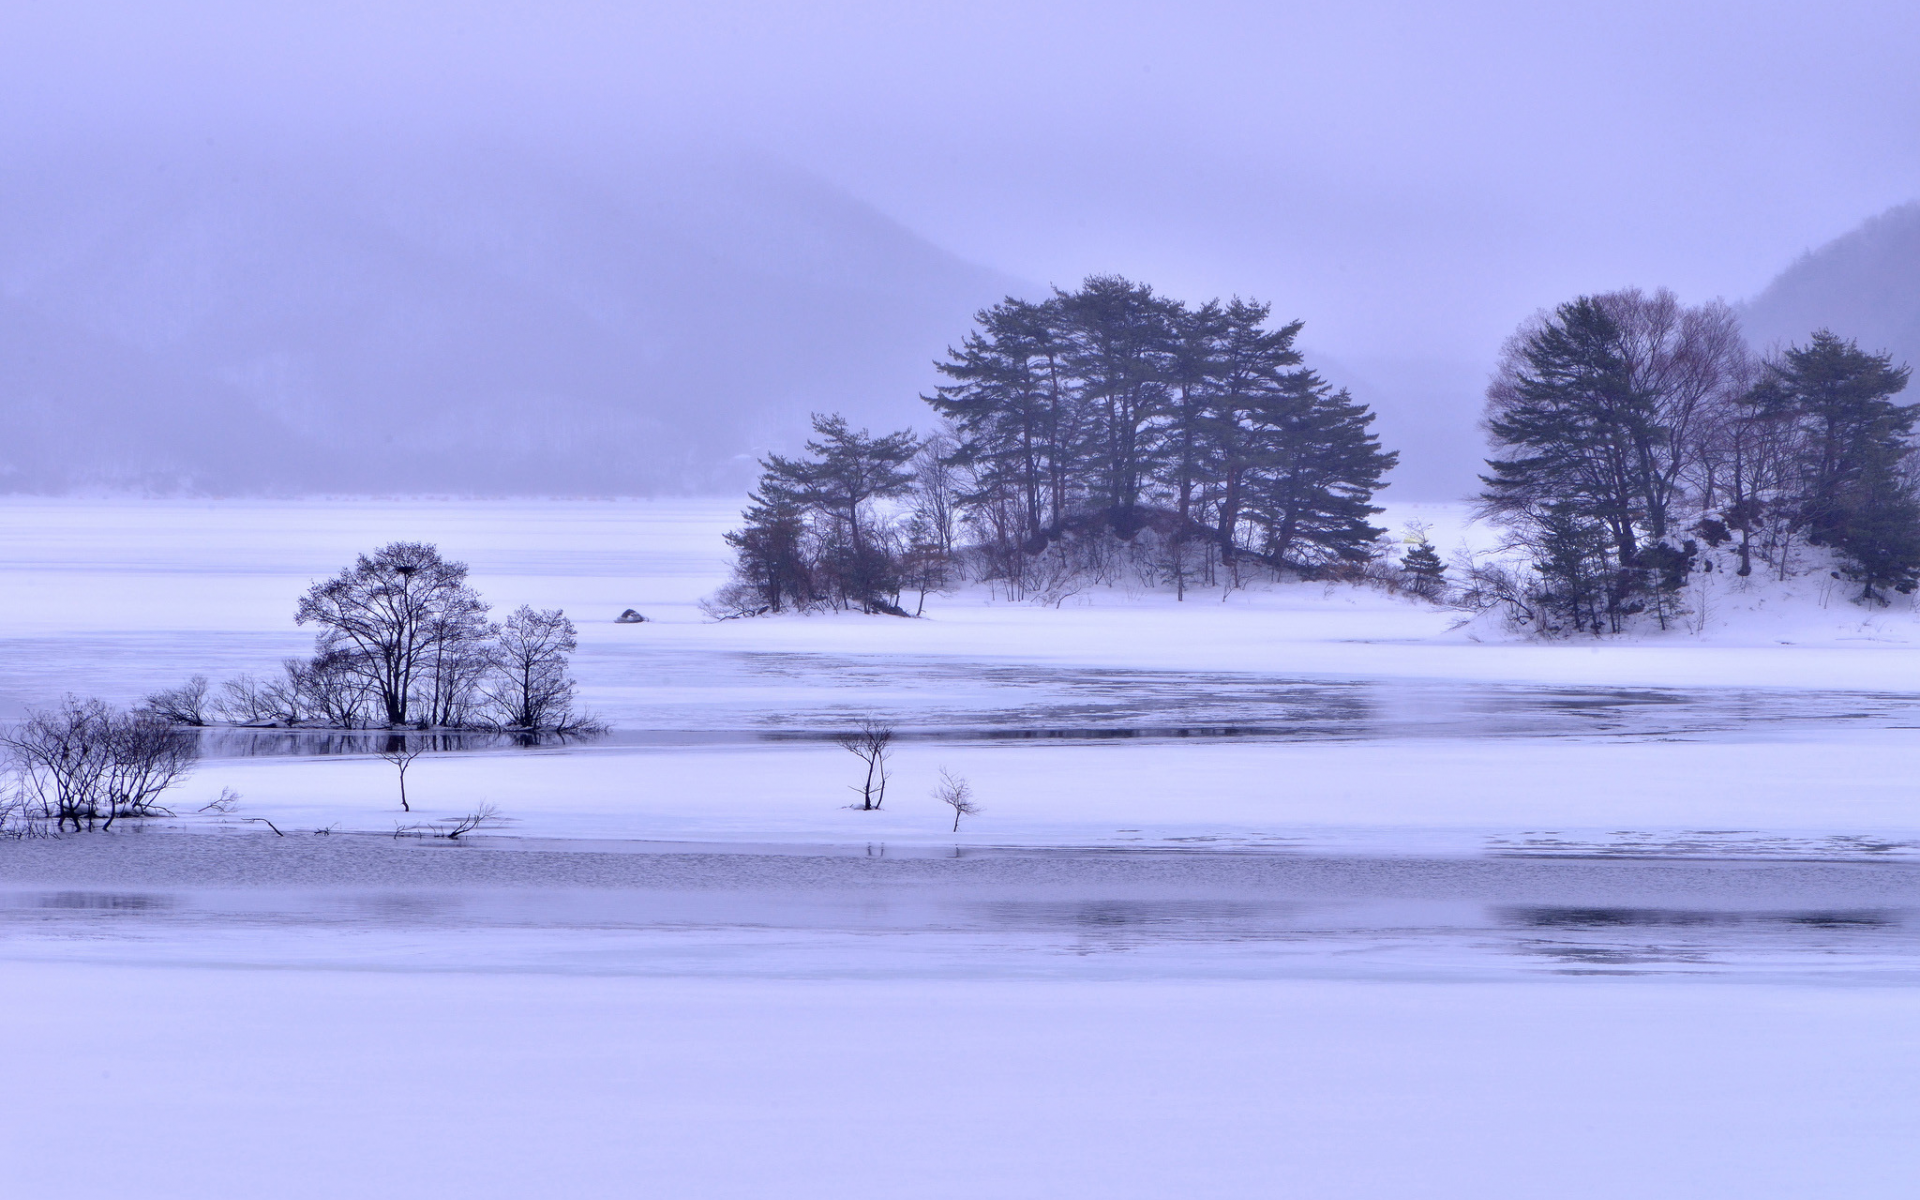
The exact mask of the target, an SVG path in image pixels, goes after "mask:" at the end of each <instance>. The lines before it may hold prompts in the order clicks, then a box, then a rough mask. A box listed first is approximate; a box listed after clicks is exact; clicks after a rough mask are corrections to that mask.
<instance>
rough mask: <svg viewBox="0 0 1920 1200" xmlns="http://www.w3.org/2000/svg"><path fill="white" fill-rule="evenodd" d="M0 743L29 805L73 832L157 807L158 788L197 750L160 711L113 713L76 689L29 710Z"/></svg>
mask: <svg viewBox="0 0 1920 1200" xmlns="http://www.w3.org/2000/svg"><path fill="white" fill-rule="evenodd" d="M0 745H3V746H4V747H5V748H6V750H7V755H8V758H9V759H10V760H11V765H12V767H13V770H14V773H15V777H16V778H17V780H18V783H19V792H20V794H21V795H22V796H23V797H24V798H25V799H26V800H27V802H28V806H29V807H30V808H32V809H33V810H35V812H36V814H37V815H38V816H40V817H42V818H50V819H52V820H53V821H55V822H56V825H57V827H59V828H62V829H65V828H68V827H71V828H73V829H74V830H76V831H78V830H81V829H92V828H94V826H95V825H96V824H97V823H99V822H102V821H104V822H105V827H107V828H111V827H112V825H113V822H114V821H115V820H116V819H118V818H120V817H145V816H152V815H154V814H156V813H164V812H165V811H166V810H165V809H162V808H160V806H159V797H160V795H161V793H163V792H165V791H166V789H168V788H170V787H172V786H173V785H174V784H176V783H178V782H179V781H180V780H181V779H183V778H185V776H186V775H187V773H188V772H189V771H191V770H192V769H193V763H194V760H195V759H196V758H197V757H198V756H199V747H198V744H197V743H196V742H195V741H194V739H193V738H192V737H191V736H190V735H187V734H184V733H182V732H180V731H179V730H177V729H175V728H174V727H173V726H172V725H171V724H169V723H168V722H167V721H165V720H163V719H161V718H159V717H156V716H153V715H151V714H146V713H135V714H126V713H116V712H114V711H113V710H112V709H110V708H108V707H107V705H106V703H105V702H104V701H100V700H92V699H89V700H82V699H80V698H79V697H77V696H69V697H67V698H66V699H65V700H63V701H61V703H60V704H59V705H58V706H57V707H54V708H49V709H35V710H33V711H31V712H29V713H28V714H27V716H26V719H25V720H23V721H21V722H20V724H19V725H18V726H16V727H15V728H14V729H13V730H12V731H11V732H10V733H8V734H6V735H5V736H4V737H0Z"/></svg>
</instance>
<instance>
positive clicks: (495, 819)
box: [439, 804, 506, 842]
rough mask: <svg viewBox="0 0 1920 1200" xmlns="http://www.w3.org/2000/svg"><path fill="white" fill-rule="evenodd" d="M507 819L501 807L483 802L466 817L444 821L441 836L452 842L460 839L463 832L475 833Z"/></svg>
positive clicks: (440, 831) (440, 829) (440, 827)
mask: <svg viewBox="0 0 1920 1200" xmlns="http://www.w3.org/2000/svg"><path fill="white" fill-rule="evenodd" d="M505 820H506V818H505V817H503V816H501V815H500V810H499V809H497V808H495V807H494V806H493V805H491V804H482V805H481V806H480V807H479V808H476V809H474V810H473V811H472V812H470V813H468V814H467V815H466V816H464V817H457V818H455V819H454V820H452V821H444V822H442V823H441V824H440V826H439V836H441V837H443V838H446V839H447V840H448V841H450V842H451V841H458V840H459V839H460V835H461V834H464V833H473V832H475V831H477V830H481V829H485V828H487V827H488V826H490V825H498V824H500V823H501V822H503V821H505Z"/></svg>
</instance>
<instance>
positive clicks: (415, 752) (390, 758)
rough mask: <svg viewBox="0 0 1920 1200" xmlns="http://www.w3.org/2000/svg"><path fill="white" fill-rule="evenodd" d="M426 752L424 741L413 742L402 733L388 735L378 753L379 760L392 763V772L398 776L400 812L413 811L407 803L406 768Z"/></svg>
mask: <svg viewBox="0 0 1920 1200" xmlns="http://www.w3.org/2000/svg"><path fill="white" fill-rule="evenodd" d="M426 752H427V744H426V742H425V741H415V740H413V739H412V738H409V737H408V736H407V735H406V734H404V733H396V734H391V735H389V736H388V738H387V745H386V748H385V749H384V750H382V751H380V758H381V759H382V760H384V761H386V762H390V763H392V764H393V766H394V770H396V771H398V772H399V774H400V811H401V812H412V811H413V807H412V806H411V805H409V804H408V803H407V768H408V767H411V766H412V765H413V760H414V759H416V758H419V757H420V756H421V755H422V754H425V753H426Z"/></svg>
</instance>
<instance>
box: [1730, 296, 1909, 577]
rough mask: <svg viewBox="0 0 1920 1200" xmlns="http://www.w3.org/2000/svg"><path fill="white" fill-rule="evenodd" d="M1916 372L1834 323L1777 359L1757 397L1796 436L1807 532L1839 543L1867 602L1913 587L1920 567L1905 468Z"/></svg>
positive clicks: (1800, 504) (1819, 541)
mask: <svg viewBox="0 0 1920 1200" xmlns="http://www.w3.org/2000/svg"><path fill="white" fill-rule="evenodd" d="M1910 374H1911V372H1910V371H1909V369H1908V368H1906V367H1895V366H1894V365H1893V362H1892V360H1891V358H1890V357H1889V356H1888V355H1884V354H1868V353H1866V352H1865V351H1863V350H1861V349H1860V347H1859V346H1858V345H1856V344H1855V343H1853V342H1850V341H1845V340H1843V339H1841V338H1840V337H1838V336H1836V335H1835V334H1833V333H1832V332H1830V331H1828V330H1821V331H1819V332H1817V333H1815V334H1814V335H1813V337H1812V338H1811V339H1810V340H1809V342H1808V343H1807V344H1806V345H1805V346H1795V347H1793V348H1791V349H1789V350H1788V351H1787V352H1786V353H1785V354H1784V355H1782V356H1781V358H1780V360H1779V361H1778V362H1775V363H1770V364H1769V365H1768V368H1767V376H1766V378H1765V380H1763V381H1762V383H1761V384H1760V385H1759V386H1758V387H1757V388H1755V389H1754V391H1753V393H1752V395H1751V397H1750V398H1749V402H1750V403H1751V404H1752V405H1753V406H1754V408H1755V409H1757V410H1758V412H1759V413H1760V414H1761V415H1762V416H1763V417H1766V418H1772V419H1774V420H1777V421H1781V422H1784V424H1785V425H1786V426H1787V428H1788V429H1789V430H1790V431H1791V432H1792V433H1793V434H1794V435H1796V436H1795V438H1794V441H1795V444H1796V446H1797V453H1796V454H1795V460H1796V464H1797V466H1798V484H1799V486H1798V488H1797V489H1796V491H1797V495H1796V496H1794V497H1793V500H1794V503H1795V505H1796V507H1797V509H1798V517H1799V520H1800V522H1801V524H1802V525H1803V526H1804V527H1805V530H1806V537H1807V540H1808V541H1809V542H1810V543H1812V544H1813V545H1816V546H1831V547H1833V548H1834V549H1835V550H1836V551H1837V552H1838V553H1839V554H1840V556H1841V560H1842V567H1841V569H1842V572H1843V573H1844V574H1845V575H1846V576H1847V578H1849V579H1851V580H1853V581H1854V582H1855V583H1858V584H1860V585H1861V597H1860V598H1861V599H1862V600H1870V601H1871V600H1883V599H1884V597H1883V596H1882V595H1881V589H1884V588H1892V589H1894V590H1897V591H1900V592H1910V591H1912V590H1913V588H1914V585H1915V576H1916V572H1920V501H1917V500H1916V498H1915V495H1914V489H1913V486H1912V483H1911V481H1910V480H1909V479H1908V478H1907V475H1906V473H1905V471H1904V470H1903V463H1904V460H1905V458H1906V456H1907V453H1908V450H1909V443H1908V440H1907V439H1908V437H1909V435H1910V434H1911V433H1912V432H1913V425H1914V420H1915V418H1916V416H1920V405H1911V404H1909V405H1900V404H1895V403H1894V402H1893V399H1892V398H1893V397H1894V396H1896V395H1898V394H1899V393H1900V392H1901V391H1903V390H1905V388H1906V386H1907V380H1908V378H1909V376H1910Z"/></svg>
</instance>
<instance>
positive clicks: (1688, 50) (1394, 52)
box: [0, 3, 1920, 499]
mask: <svg viewBox="0 0 1920 1200" xmlns="http://www.w3.org/2000/svg"><path fill="white" fill-rule="evenodd" d="M1916 34H1920V12H1916V11H1915V10H1914V9H1912V7H1911V6H1906V5H1899V4H1891V3H1889V4H1829V5H1823V6H1820V7H1819V8H1817V9H1815V8H1811V7H1808V6H1805V5H1785V4H1777V5H1769V4H1689V5H1679V6H1676V5H1671V4H1634V3H1626V4H1611V5H1605V6H1579V7H1575V6H1564V7H1562V6H1552V7H1543V6H1537V5H1526V4H1481V5H1473V4H1464V5H1448V6H1444V7H1437V6H1428V5H1418V4H1410V3H1409V4H1354V5H1341V6H1307V5H1281V4H1183V5H1178V6H1174V5H1161V6H1148V5H1114V4H1100V5H1093V4H1086V5H1079V4H1051V5H1046V6H1027V5H1011V4H1009V5H996V4H969V5H914V6H860V5H831V4H828V5H808V6H775V5H725V4H719V5H704V6H699V7H698V8H694V7H692V6H667V5H657V6H653V5H614V4H588V3H572V4H569V3H547V4H541V5H499V4H496V5H451V4H449V5H420V4H414V5H408V4H377V5H376V4H330V5H325V6H319V5H315V6H308V7H306V8H304V9H299V10H295V9H292V8H291V7H288V6H275V7H272V8H268V7H266V6H252V5H240V4H178V5H166V6H148V5H131V4H125V5H121V4H84V3H83V4H75V5H66V6H60V7H58V8H57V9H55V8H52V7H48V8H46V9H43V10H40V11H28V10H27V6H13V7H12V8H11V9H10V10H9V11H8V12H7V13H6V14H5V15H4V16H0V106H4V110H5V111H6V112H7V113H8V114H9V117H10V119H9V120H8V121H7V122H5V125H4V133H0V153H3V154H4V163H3V164H0V217H3V218H4V219H3V220H0V414H3V415H4V422H5V426H6V428H5V436H4V438H0V471H4V472H5V474H4V476H0V486H3V487H8V488H13V489H16V490H19V489H25V490H59V489H67V488H76V487H78V488H99V487H109V488H126V487H132V488H136V489H151V490H163V491H164V490H184V491H190V492H191V491H208V492H221V491H249V492H259V491H268V492H274V491H278V492H313V491H331V492H341V491H351V492H382V493H400V492H419V491H430V492H459V493H465V492H476V493H489V492H510V493H539V492H559V493H566V494H607V493H661V492H684V491H714V490H720V491H727V490H733V489H737V488H738V487H739V486H740V485H741V484H742V483H743V482H744V481H745V480H746V479H747V477H748V476H749V474H750V471H751V462H752V458H753V456H755V455H756V454H759V453H763V452H765V451H766V450H768V449H779V448H785V447H789V446H791V445H792V444H793V442H794V440H795V439H796V438H797V437H798V435H799V433H800V431H801V430H802V429H803V428H804V424H805V419H806V414H807V412H808V411H809V410H811V409H824V408H831V409H840V410H845V411H848V412H850V413H852V414H854V415H856V416H857V417H858V418H859V419H860V420H862V421H868V422H872V423H874V424H904V423H909V422H917V423H920V424H922V425H924V424H925V423H926V420H927V414H926V411H925V409H924V408H923V407H922V406H920V405H919V404H918V402H917V401H916V399H915V396H916V395H917V394H918V393H919V392H921V391H924V390H926V389H927V388H929V387H931V386H932V385H933V384H934V383H936V382H937V379H936V377H935V376H934V374H933V372H932V370H931V366H930V363H931V361H932V360H933V359H935V358H937V357H938V356H939V355H940V354H941V353H942V352H943V351H944V349H945V347H946V346H947V345H948V344H950V343H953V342H955V341H957V340H958V339H959V338H960V337H961V336H963V335H964V333H965V331H966V325H967V319H968V314H969V313H970V312H971V311H972V310H973V309H975V308H977V307H979V306H980V305H982V304H985V303H990V302H992V301H993V300H995V299H997V298H999V297H1000V296H1001V295H1004V294H1008V293H1014V294H1024V295H1033V294H1038V293H1040V292H1042V291H1044V289H1045V288H1046V287H1047V286H1049V285H1054V284H1058V285H1071V284H1073V283H1074V282H1076V281H1077V280H1079V279H1080V278H1081V277H1083V276H1084V275H1086V274H1088V273H1092V272H1107V271H1114V272H1121V273H1125V274H1128V275H1130V276H1133V277H1136V278H1139V279H1143V280H1147V281H1149V282H1152V283H1153V284H1155V285H1156V286H1157V287H1159V288H1160V289H1161V290H1163V291H1166V292H1169V293H1171V294H1174V295H1177V296H1182V297H1186V298H1189V299H1195V300H1197V299H1202V298H1205V297H1208V296H1212V295H1226V294H1241V295H1250V296H1255V297H1258V298H1261V299H1264V300H1269V301H1271V302H1273V303H1274V305H1275V309H1276V315H1278V316H1283V317H1287V318H1292V317H1299V318H1301V319H1304V320H1305V321H1306V331H1305V333H1304V334H1303V338H1302V341H1303V345H1304V347H1305V348H1306V350H1307V352H1308V354H1309V361H1310V362H1312V363H1313V364H1315V365H1317V366H1319V367H1320V368H1321V369H1322V371H1323V372H1324V373H1325V374H1327V375H1328V376H1329V377H1331V378H1332V379H1334V381H1335V382H1337V383H1341V384H1345V385H1347V386H1349V387H1351V388H1352V389H1353V391H1354V393H1355V394H1356V395H1357V396H1359V397H1360V398H1362V399H1364V400H1367V401H1368V402H1369V403H1372V404H1374V405H1375V407H1376V408H1377V409H1378V410H1379V411H1380V413H1381V421H1380V429H1381V432H1382V436H1383V438H1384V440H1385V441H1386V443H1387V445H1388V446H1389V447H1394V448H1399V449H1401V450H1403V452H1404V453H1403V466H1402V468H1401V470H1400V471H1399V472H1398V473H1397V475H1396V477H1395V488H1394V492H1393V496H1394V498H1396V499H1413V498H1452V497H1455V496H1458V495H1459V494H1460V493H1461V492H1463V491H1465V490H1467V489H1468V488H1470V487H1471V486H1472V477H1473V474H1474V469H1475V467H1476V465H1477V463H1476V461H1475V460H1476V458H1477V456H1478V453H1479V435H1478V433H1477V431H1476V429H1475V421H1476V419H1477V416H1478V411H1479V407H1480V396H1479V391H1480V387H1481V385H1482V384H1483V382H1484V379H1485V375H1486V372H1487V370H1488V367H1489V364H1490V362H1491V359H1492V357H1493V355H1494V354H1495V352H1496V351H1497V349H1498V346H1499V344H1500V341H1501V340H1502V338H1503V337H1504V336H1505V335H1506V334H1507V333H1508V332H1509V331H1511V329H1512V328H1513V327H1514V325H1515V324H1516V323H1517V322H1518V321H1520V320H1521V319H1523V318H1524V317H1526V316H1527V315H1528V314H1529V313H1530V312H1532V311H1533V310H1535V309H1537V308H1539V307H1541V306H1544V305H1549V304H1552V303H1555V302H1557V301H1559V300H1563V299H1566V298H1568V297H1570V296H1572V295H1574V294H1577V293H1579V292H1582V291H1593V290H1601V289H1609V288H1615V287H1622V286H1636V285H1637V286H1643V287H1653V286H1661V285H1666V286H1671V287H1673V288H1675V289H1676V290H1677V291H1679V292H1680V294H1681V295H1682V297H1683V298H1685V299H1687V300H1690V301H1693V300H1701V299H1707V298H1711V297H1714V296H1722V297H1725V298H1727V299H1729V300H1733V301H1740V300H1743V299H1746V298H1749V297H1752V296H1755V295H1758V294H1759V293H1761V292H1762V291H1763V290H1764V289H1765V288H1766V287H1767V285H1768V284H1769V282H1770V281H1771V280H1772V279H1773V278H1774V277H1775V276H1776V275H1777V274H1778V273H1779V272H1781V271H1782V270H1783V269H1784V268H1786V267H1787V266H1788V265H1789V264H1791V263H1793V262H1794V261H1795V260H1796V259H1797V258H1798V257H1799V256H1800V255H1802V254H1803V253H1804V252H1806V251H1808V250H1811V249H1813V248H1815V247H1818V246H1820V245H1822V244H1824V243H1826V242H1828V241H1829V240H1830V239H1833V238H1835V237H1838V236H1840V235H1842V234H1845V233H1846V232H1847V231H1848V230H1850V229H1852V228H1853V227H1855V226H1856V225H1858V224H1859V223H1860V222H1862V221H1863V220H1865V219H1867V218H1869V217H1871V216H1873V215H1874V214H1876V213H1880V212H1882V211H1884V210H1887V209H1889V208H1892V207H1894V206H1896V205H1899V204H1901V203H1903V202H1907V201H1910V200H1912V199H1914V198H1915V197H1916V196H1920V126H1916V124H1915V123H1914V121H1913V120H1912V114H1913V113H1914V112H1916V111H1920V78H1916V76H1915V73H1914V72H1913V71H1912V69H1911V59H1912V48H1913V46H1914V44H1915V35H1916ZM1909 274H1920V273H1915V272H1910V273H1909ZM1837 290H1838V291H1839V292H1842V293H1844V291H1845V290H1846V289H1845V287H1844V285H1838V288H1837ZM1896 302H1897V301H1896ZM1779 307H1780V306H1779V305H1778V304H1776V305H1774V309H1775V310H1778V309H1779ZM1795 315H1796V318H1797V317H1798V316H1799V315H1800V314H1799V310H1797V309H1796V310H1795ZM1809 315H1810V316H1813V317H1819V316H1820V315H1821V313H1820V311H1818V310H1817V306H1816V311H1814V312H1812V313H1810V314H1809ZM1823 319H1824V318H1823ZM1834 319H1835V320H1839V319H1840V318H1838V317H1836V318H1834ZM1842 332H1846V331H1845V330H1844V329H1843V330H1842ZM1769 335H1770V336H1772V330H1771V328H1770V329H1769Z"/></svg>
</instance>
